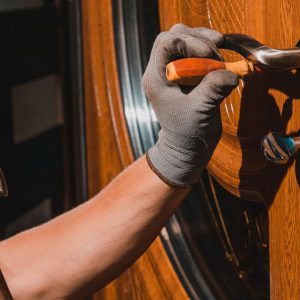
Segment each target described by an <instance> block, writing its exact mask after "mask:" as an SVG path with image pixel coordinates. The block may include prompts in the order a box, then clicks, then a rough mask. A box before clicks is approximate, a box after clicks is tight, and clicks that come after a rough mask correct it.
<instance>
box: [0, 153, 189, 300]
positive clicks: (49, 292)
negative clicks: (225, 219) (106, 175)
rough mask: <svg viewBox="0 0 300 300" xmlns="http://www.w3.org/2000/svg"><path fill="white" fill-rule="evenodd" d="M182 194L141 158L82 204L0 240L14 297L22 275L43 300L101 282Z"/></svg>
mask: <svg viewBox="0 0 300 300" xmlns="http://www.w3.org/2000/svg"><path fill="white" fill-rule="evenodd" d="M186 193H187V189H178V188H171V187H169V186H168V185H167V184H165V183H164V182H163V181H161V180H160V179H159V178H158V177H157V176H156V175H155V174H154V173H153V172H152V171H151V170H150V168H149V166H148V164H147V162H146V160H145V158H144V157H143V158H142V159H140V160H139V161H138V162H136V163H135V164H133V165H132V166H130V167H129V168H128V169H126V170H125V171H124V172H123V173H122V174H120V175H119V176H118V177H117V178H116V179H115V180H114V181H113V182H112V183H111V184H110V185H109V186H107V187H106V188H105V189H104V190H103V191H102V192H101V193H99V194H98V195H96V196H95V197H94V198H93V199H91V200H90V201H88V202H87V203H85V204H83V205H81V206H79V207H78V208H76V209H74V210H72V211H70V212H69V213H67V214H64V215H62V216H60V217H58V218H56V219H54V220H53V221H51V222H49V223H47V224H45V225H43V226H40V227H38V228H35V229H33V230H30V231H27V232H25V233H22V234H20V235H18V236H16V237H14V238H11V239H9V240H7V241H4V242H2V243H1V244H0V260H1V261H2V262H3V263H2V266H1V267H2V269H3V272H4V275H5V276H6V278H7V281H8V285H9V287H10V288H11V289H12V293H13V294H15V299H27V298H26V296H24V295H25V294H26V293H25V294H24V289H26V287H25V286H24V285H25V284H26V285H28V278H31V283H32V284H34V282H35V280H36V282H37V283H38V284H37V286H39V287H42V289H41V288H40V290H39V292H41V293H43V299H47V298H49V299H54V298H55V297H62V298H68V295H69V296H70V297H71V298H72V299H75V297H78V298H81V297H82V296H84V295H85V294H89V293H91V292H92V291H94V290H95V289H97V288H99V287H100V286H103V285H104V284H106V283H107V282H109V281H110V280H112V279H113V278H114V277H116V276H118V275H119V274H120V273H121V272H122V271H124V270H125V269H126V268H127V267H128V266H129V265H130V264H131V263H133V262H134V261H135V260H136V259H137V258H138V257H139V256H140V255H141V254H142V253H143V251H145V249H146V248H147V247H148V246H149V245H150V243H151V242H152V241H153V239H154V238H155V237H156V236H157V234H158V233H159V231H160V229H161V228H162V226H163V225H164V224H165V222H166V221H167V220H168V218H169V217H170V216H171V214H172V213H173V212H174V211H175V209H176V208H177V207H178V205H179V204H180V202H181V200H182V199H183V198H184V196H185V194H186ZM27 290H30V289H28V286H27ZM33 290H34V287H33ZM21 295H23V296H21ZM31 297H32V295H31ZM37 297H41V294H40V295H37ZM31 299H32V298H31ZM40 299H41V298H40Z"/></svg>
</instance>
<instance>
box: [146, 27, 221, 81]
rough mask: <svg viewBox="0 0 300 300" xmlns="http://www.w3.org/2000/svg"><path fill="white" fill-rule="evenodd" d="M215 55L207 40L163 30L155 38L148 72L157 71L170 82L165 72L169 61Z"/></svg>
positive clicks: (164, 79)
mask: <svg viewBox="0 0 300 300" xmlns="http://www.w3.org/2000/svg"><path fill="white" fill-rule="evenodd" d="M214 56H215V52H214V49H212V48H211V47H210V45H208V44H207V41H206V40H199V39H197V38H195V37H192V36H187V35H179V34H173V33H170V32H163V33H161V34H159V35H158V37H157V38H156V40H155V43H154V46H153V49H152V52H151V56H150V61H149V64H148V66H147V70H146V72H147V71H150V72H156V73H157V75H158V77H159V78H160V79H162V80H163V81H165V82H166V83H168V81H167V78H166V74H165V73H166V66H167V64H168V63H169V62H171V61H173V60H176V59H179V58H183V57H211V58H213V57H214ZM168 84H170V83H168Z"/></svg>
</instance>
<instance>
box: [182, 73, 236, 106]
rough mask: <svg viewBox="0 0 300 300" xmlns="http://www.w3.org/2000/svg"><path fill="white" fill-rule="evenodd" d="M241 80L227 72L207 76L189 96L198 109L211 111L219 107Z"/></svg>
mask: <svg viewBox="0 0 300 300" xmlns="http://www.w3.org/2000/svg"><path fill="white" fill-rule="evenodd" d="M238 83H239V78H238V76H237V75H236V74H234V73H232V72H230V71H227V70H218V71H213V72H210V73H209V74H207V75H206V76H205V77H204V78H203V80H202V81H201V82H200V84H199V85H198V86H197V87H195V88H194V90H193V91H192V92H191V93H190V94H189V95H188V98H190V99H191V101H192V102H193V103H194V105H196V106H197V107H199V108H201V109H203V110H210V109H213V108H215V107H217V106H218V105H219V104H220V103H221V101H222V100H223V99H224V98H225V97H227V96H228V95H229V94H230V93H231V91H232V90H233V89H234V88H235V87H236V86H237V85H238Z"/></svg>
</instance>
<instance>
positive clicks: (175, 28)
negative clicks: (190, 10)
mask: <svg viewBox="0 0 300 300" xmlns="http://www.w3.org/2000/svg"><path fill="white" fill-rule="evenodd" d="M188 28H189V27H188V26H186V25H184V24H182V23H177V24H175V25H173V26H172V27H171V29H170V32H176V33H179V32H185V31H186V30H187V29H188Z"/></svg>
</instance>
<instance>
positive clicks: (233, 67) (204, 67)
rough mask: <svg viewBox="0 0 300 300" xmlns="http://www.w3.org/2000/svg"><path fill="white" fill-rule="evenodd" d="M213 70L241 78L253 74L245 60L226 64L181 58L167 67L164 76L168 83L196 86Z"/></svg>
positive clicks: (252, 68)
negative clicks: (227, 72)
mask: <svg viewBox="0 0 300 300" xmlns="http://www.w3.org/2000/svg"><path fill="white" fill-rule="evenodd" d="M215 70H229V71H231V72H233V73H235V74H237V75H239V76H240V77H241V78H243V77H245V76H247V75H250V74H252V73H253V72H254V66H253V64H252V63H251V62H248V61H246V60H240V61H237V62H232V63H227V62H222V61H218V60H214V59H210V58H183V59H179V60H175V61H173V62H171V63H169V64H168V65H167V68H166V76H167V79H168V80H169V81H174V82H177V83H178V84H181V85H197V84H198V83H199V82H200V81H201V80H202V78H203V77H204V76H206V75H207V74H208V73H209V72H211V71H215Z"/></svg>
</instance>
